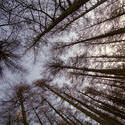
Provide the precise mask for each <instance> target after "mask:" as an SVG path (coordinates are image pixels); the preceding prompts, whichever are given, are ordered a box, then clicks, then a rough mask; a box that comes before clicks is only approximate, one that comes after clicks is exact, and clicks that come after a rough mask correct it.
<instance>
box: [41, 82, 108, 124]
mask: <svg viewBox="0 0 125 125" xmlns="http://www.w3.org/2000/svg"><path fill="white" fill-rule="evenodd" d="M42 85H43V86H45V87H46V88H48V89H49V90H50V91H52V92H53V93H55V94H56V95H57V96H59V97H60V98H62V99H63V100H65V101H66V102H68V103H69V104H71V105H72V106H74V107H75V108H76V109H78V110H80V111H81V112H83V113H84V114H86V115H87V116H89V117H91V118H92V119H94V120H95V121H97V122H98V123H100V124H102V125H106V124H105V123H104V120H103V118H100V117H98V116H96V115H94V114H93V113H92V112H90V111H87V110H86V109H84V108H83V107H81V106H79V105H77V104H75V103H74V102H72V101H71V100H69V99H67V98H66V97H64V96H62V95H61V94H60V93H58V92H57V91H55V90H54V89H52V88H51V87H50V86H49V85H47V84H42Z"/></svg>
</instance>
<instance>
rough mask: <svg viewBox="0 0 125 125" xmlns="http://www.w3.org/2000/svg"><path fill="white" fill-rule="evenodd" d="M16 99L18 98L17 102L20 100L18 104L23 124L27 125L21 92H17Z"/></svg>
mask: <svg viewBox="0 0 125 125" xmlns="http://www.w3.org/2000/svg"><path fill="white" fill-rule="evenodd" d="M18 99H19V102H20V105H21V110H22V117H23V124H24V125H29V124H28V121H27V116H26V111H25V107H24V99H23V95H22V92H18Z"/></svg>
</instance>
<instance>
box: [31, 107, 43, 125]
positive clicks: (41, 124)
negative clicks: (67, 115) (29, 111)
mask: <svg viewBox="0 0 125 125" xmlns="http://www.w3.org/2000/svg"><path fill="white" fill-rule="evenodd" d="M32 108H33V111H34V113H35V115H36V117H37V118H38V120H39V123H40V125H43V123H42V121H41V119H40V117H39V115H38V113H37V112H36V110H35V108H34V107H33V106H32Z"/></svg>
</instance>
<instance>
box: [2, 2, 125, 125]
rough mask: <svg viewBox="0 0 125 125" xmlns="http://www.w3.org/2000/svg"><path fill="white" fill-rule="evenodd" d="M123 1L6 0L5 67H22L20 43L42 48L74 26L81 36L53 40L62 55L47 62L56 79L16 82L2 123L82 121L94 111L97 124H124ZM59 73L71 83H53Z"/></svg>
mask: <svg viewBox="0 0 125 125" xmlns="http://www.w3.org/2000/svg"><path fill="white" fill-rule="evenodd" d="M12 4H13V5H14V6H12ZM124 6H125V4H124V0H113V1H112V0H96V1H95V0H74V1H71V0H48V1H46V0H38V1H33V0H30V1H26V0H25V1H24V0H11V1H9V2H8V1H6V0H3V1H1V2H0V9H1V10H2V11H1V12H0V13H1V15H2V16H1V22H0V23H1V24H0V28H1V29H0V30H1V33H3V34H4V35H3V38H1V42H0V71H1V72H2V68H3V65H7V66H9V67H10V66H11V67H14V68H18V65H17V63H16V62H15V59H17V55H16V52H17V50H15V48H16V49H17V46H20V44H21V45H24V46H25V45H26V48H28V50H29V49H31V48H34V50H37V49H38V48H39V47H41V46H43V44H42V43H43V42H44V43H46V42H47V43H48V42H49V39H52V37H56V36H57V35H60V34H58V33H63V32H67V31H69V29H71V31H73V32H75V33H76V34H77V36H78V37H77V38H76V39H75V40H74V41H73V40H72V39H71V41H70V42H65V41H63V42H57V43H56V42H53V44H52V45H53V46H52V49H51V50H52V55H55V50H57V52H60V54H59V53H57V54H56V55H60V56H59V57H58V56H56V58H55V57H54V60H51V59H50V60H49V61H48V62H49V63H47V64H46V73H44V74H48V73H49V76H46V77H49V78H48V79H50V78H52V79H51V80H50V81H51V82H50V81H46V80H39V81H36V82H35V83H34V84H33V85H32V86H27V85H25V84H20V85H19V86H16V87H14V88H16V89H13V93H11V96H8V98H5V100H2V103H1V106H3V107H4V108H3V110H1V114H2V115H1V118H2V119H1V123H2V124H3V123H5V124H9V125H11V124H13V123H17V124H22V123H23V124H24V125H28V124H34V123H33V122H38V123H39V124H41V125H43V124H47V123H50V124H51V125H52V124H69V125H72V124H74V125H75V124H80V125H82V124H89V123H85V120H84V119H85V117H87V116H89V118H90V119H91V120H90V121H91V123H92V124H94V123H95V124H96V123H99V124H102V125H123V124H125V112H124V109H125V104H124V102H125V95H124V90H125V85H124V81H125V67H124V60H125V54H124V46H125V44H124V41H125V40H124V34H125V26H124V14H125V9H124V8H125V7H124ZM24 30H25V32H24V33H25V36H24V37H25V38H24V37H23V36H22V35H24V34H23V31H24ZM17 31H18V32H17ZM8 32H9V35H8ZM67 34H68V35H69V33H68V32H67ZM25 39H26V41H25ZM19 41H22V42H21V43H20V42H19ZM27 41H28V42H27ZM62 50H63V51H62ZM75 51H77V52H76V55H73V56H71V57H70V58H67V59H64V56H67V55H68V56H69V53H74V52H75ZM53 52H54V54H53ZM62 52H67V53H68V52H69V53H68V54H66V53H62ZM18 69H20V67H19V68H18ZM59 73H60V74H61V75H60V76H63V77H64V78H66V79H69V81H70V85H69V84H66V86H65V84H63V87H62V88H61V89H60V83H58V84H54V85H52V84H53V81H52V80H54V78H57V77H58V76H59V75H57V74H59ZM58 79H59V78H58ZM86 83H88V85H87V87H85V84H86ZM55 86H56V87H55ZM11 108H12V109H11ZM6 109H8V110H7V111H6ZM81 117H82V118H81ZM91 123H90V124H91Z"/></svg>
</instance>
